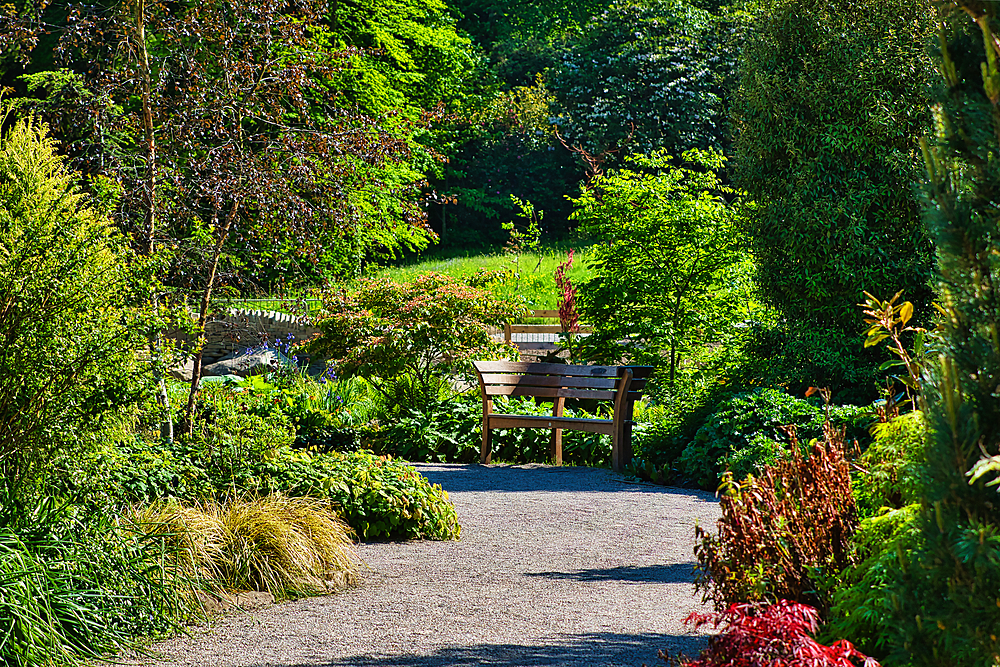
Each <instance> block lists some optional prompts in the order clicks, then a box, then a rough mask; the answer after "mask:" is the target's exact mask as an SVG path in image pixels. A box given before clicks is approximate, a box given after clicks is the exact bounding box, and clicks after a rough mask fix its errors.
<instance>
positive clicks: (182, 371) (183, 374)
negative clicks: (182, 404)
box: [167, 359, 194, 382]
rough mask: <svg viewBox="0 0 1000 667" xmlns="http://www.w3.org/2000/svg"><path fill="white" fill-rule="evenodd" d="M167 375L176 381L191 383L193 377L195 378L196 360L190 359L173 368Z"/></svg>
mask: <svg viewBox="0 0 1000 667" xmlns="http://www.w3.org/2000/svg"><path fill="white" fill-rule="evenodd" d="M167 373H169V374H170V377H172V378H174V379H175V380H180V381H181V382H190V381H191V378H192V376H194V359H188V360H187V361H185V362H184V363H182V364H179V365H177V366H173V367H171V368H170V370H168V371H167Z"/></svg>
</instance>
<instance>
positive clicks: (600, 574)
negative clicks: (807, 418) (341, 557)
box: [147, 464, 719, 667]
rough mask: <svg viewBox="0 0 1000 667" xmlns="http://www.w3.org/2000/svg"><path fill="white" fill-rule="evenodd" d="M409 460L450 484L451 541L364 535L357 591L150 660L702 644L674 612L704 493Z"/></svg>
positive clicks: (309, 660) (631, 652)
mask: <svg viewBox="0 0 1000 667" xmlns="http://www.w3.org/2000/svg"><path fill="white" fill-rule="evenodd" d="M416 467H417V469H418V470H420V472H422V473H423V474H424V475H426V476H427V477H428V478H429V479H430V480H431V481H432V482H435V483H439V484H441V485H442V486H443V487H444V488H445V489H446V490H448V491H449V493H450V495H451V498H452V500H453V502H454V503H455V506H456V508H457V510H458V516H459V519H460V521H461V523H462V539H461V540H459V541H453V542H404V543H381V544H363V545H361V546H360V553H361V556H362V557H363V558H364V560H365V562H366V563H367V566H368V567H367V568H366V569H365V570H364V571H363V572H362V576H361V584H360V585H359V586H356V587H354V588H351V589H348V590H347V591H344V592H341V593H337V594H334V595H328V596H325V597H319V598H311V599H306V600H299V601H296V602H291V603H286V604H280V605H274V606H272V607H268V608H265V609H260V610H255V611H250V612H246V613H242V614H237V615H234V616H230V617H228V618H225V619H223V620H221V621H219V622H217V623H216V624H215V625H214V627H212V628H211V629H210V630H208V631H207V632H197V633H196V634H194V636H192V637H178V638H175V639H172V640H169V641H166V642H163V643H160V644H158V645H156V646H154V647H153V650H154V651H156V652H157V653H158V656H159V657H158V658H157V659H156V661H153V662H149V663H147V664H155V665H197V666H205V667H208V666H212V667H244V666H246V667H249V666H251V665H252V666H255V667H263V666H266V667H349V666H356V665H358V666H362V665H363V666H368V667H388V666H389V665H399V666H403V667H459V666H466V665H487V666H489V667H524V666H541V665H546V666H558V665H573V666H574V667H578V666H581V665H588V666H589V665H594V666H597V665H600V666H602V667H604V666H608V665H628V666H630V667H639V665H641V664H643V663H645V664H647V665H649V666H650V667H652V666H653V665H656V664H657V663H658V661H657V658H656V651H657V649H658V648H664V649H671V650H673V651H677V650H683V651H685V652H686V653H688V654H695V653H697V650H698V649H699V647H700V646H701V645H702V643H703V642H704V638H703V637H700V636H698V635H696V634H693V633H691V632H689V631H687V630H686V629H685V627H684V625H683V620H684V618H685V617H686V616H687V615H688V614H689V613H690V612H691V611H694V610H698V609H702V606H701V605H700V604H699V600H698V598H696V597H695V596H694V594H693V589H692V585H691V582H692V567H693V565H694V558H693V555H692V549H693V546H694V525H695V522H696V521H699V522H700V523H701V524H702V525H703V526H710V525H714V521H715V519H716V518H717V517H718V514H719V509H718V504H717V503H716V501H715V499H714V498H713V497H712V495H711V494H707V493H703V492H700V491H691V490H686V489H674V488H665V487H657V486H647V485H640V484H629V483H626V482H624V481H622V480H621V478H620V477H617V476H615V475H613V474H612V473H611V472H610V471H608V470H603V469H595V468H573V467H563V468H555V467H550V466H538V465H531V466H498V465H494V466H479V465H430V464H417V466H416ZM660 664H662V663H660Z"/></svg>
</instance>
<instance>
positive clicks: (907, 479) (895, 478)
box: [853, 411, 927, 517]
mask: <svg viewBox="0 0 1000 667" xmlns="http://www.w3.org/2000/svg"><path fill="white" fill-rule="evenodd" d="M872 435H874V436H875V438H874V441H873V442H872V444H871V445H870V446H869V447H868V449H866V450H865V453H864V454H862V455H861V457H860V458H859V459H858V465H859V466H860V467H861V468H862V469H863V470H864V472H862V473H860V474H856V475H855V476H854V479H853V487H854V498H855V501H856V502H857V505H858V512H859V513H860V514H861V515H862V517H866V516H872V515H874V514H875V513H877V512H878V511H879V510H880V509H881V508H882V507H891V508H894V509H895V508H899V507H902V506H903V505H906V504H910V503H914V502H917V499H918V495H917V494H918V488H919V487H918V482H919V472H920V463H921V461H922V460H923V457H924V447H925V442H926V440H927V420H926V418H925V417H924V413H922V412H920V411H914V412H910V413H908V414H905V415H901V416H899V417H896V418H895V419H893V420H892V421H889V422H886V423H881V424H876V425H875V426H874V427H873V429H872Z"/></svg>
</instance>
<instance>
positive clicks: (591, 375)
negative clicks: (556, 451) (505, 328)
mask: <svg viewBox="0 0 1000 667" xmlns="http://www.w3.org/2000/svg"><path fill="white" fill-rule="evenodd" d="M474 363H475V367H476V371H477V372H478V375H479V381H480V384H481V386H482V390H483V393H484V394H485V395H486V396H487V397H493V396H535V397H539V398H551V399H553V400H555V399H557V398H583V399H588V398H589V399H595V400H600V401H608V400H614V399H615V398H616V397H617V394H618V391H619V388H620V386H621V385H620V383H621V382H622V381H623V379H624V377H625V373H624V370H625V368H630V369H631V370H632V381H631V383H630V384H629V388H628V389H629V391H628V395H627V396H625V401H626V402H628V403H631V402H633V401H636V400H638V399H639V398H641V396H642V390H643V389H645V387H646V380H647V378H648V377H649V375H650V374H651V373H652V371H653V367H652V366H627V367H626V366H569V365H566V364H534V363H525V362H520V361H476V362H474Z"/></svg>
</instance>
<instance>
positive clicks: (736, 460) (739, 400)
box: [676, 389, 870, 490]
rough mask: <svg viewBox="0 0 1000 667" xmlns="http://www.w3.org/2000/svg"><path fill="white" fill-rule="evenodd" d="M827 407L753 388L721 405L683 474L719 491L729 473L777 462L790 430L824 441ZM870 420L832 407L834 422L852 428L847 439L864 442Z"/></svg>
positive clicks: (680, 463) (684, 462) (685, 460)
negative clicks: (791, 428)
mask: <svg viewBox="0 0 1000 667" xmlns="http://www.w3.org/2000/svg"><path fill="white" fill-rule="evenodd" d="M824 414H825V413H824V408H823V407H821V406H820V405H818V403H817V402H816V401H810V400H803V399H799V398H795V397H794V396H789V395H788V394H786V393H785V392H784V391H781V390H779V389H754V390H753V391H749V392H743V393H739V394H736V395H734V396H732V397H731V398H728V399H725V400H723V401H722V402H720V403H719V404H718V405H717V406H716V408H715V411H714V412H713V413H712V414H711V415H710V416H709V417H708V418H707V419H706V420H705V423H704V424H703V425H702V426H701V428H699V429H698V431H697V433H696V434H695V437H694V440H692V441H691V442H690V443H688V444H687V445H686V446H685V447H684V450H683V451H682V452H681V455H680V457H679V458H678V460H677V464H676V465H677V468H678V470H679V472H680V474H681V475H682V476H683V477H685V478H686V479H688V480H691V481H693V482H694V483H696V484H697V485H698V486H700V487H702V488H705V489H712V490H714V489H715V487H716V486H717V485H718V480H719V478H720V474H721V473H722V471H723V470H726V469H729V470H730V471H731V472H732V473H733V476H734V478H735V479H737V480H740V479H743V478H744V477H746V476H747V475H748V474H751V473H754V472H757V471H759V470H760V469H761V467H762V466H764V465H767V464H771V463H774V462H775V461H776V460H777V457H778V454H779V452H780V451H781V450H782V449H783V448H784V447H785V445H786V443H788V442H789V439H788V435H787V434H786V432H785V430H784V429H785V427H789V426H791V427H794V428H795V429H796V433H797V436H798V438H799V439H800V440H801V441H802V442H808V441H809V439H811V438H818V437H821V436H822V434H823V422H824V419H825V416H824ZM869 421H870V415H869V412H868V411H867V410H866V409H863V408H859V407H856V406H852V405H844V406H830V422H831V424H832V425H833V426H835V427H841V426H847V427H848V432H847V438H848V441H849V442H850V441H851V440H853V439H865V438H866V435H867V434H866V432H865V430H864V428H863V425H864V424H866V423H867V422H869Z"/></svg>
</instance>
